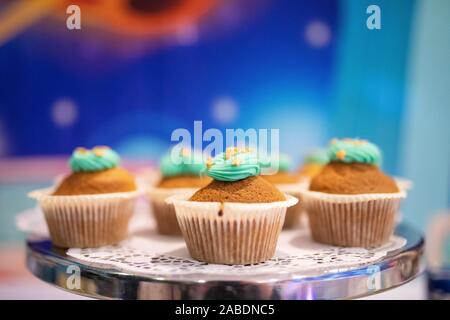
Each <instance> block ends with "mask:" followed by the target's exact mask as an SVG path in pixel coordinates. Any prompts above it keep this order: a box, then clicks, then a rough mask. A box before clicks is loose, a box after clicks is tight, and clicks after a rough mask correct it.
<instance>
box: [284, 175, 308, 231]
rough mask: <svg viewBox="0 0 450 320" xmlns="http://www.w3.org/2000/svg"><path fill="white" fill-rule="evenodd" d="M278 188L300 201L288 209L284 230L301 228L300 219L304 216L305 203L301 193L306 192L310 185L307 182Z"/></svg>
mask: <svg viewBox="0 0 450 320" xmlns="http://www.w3.org/2000/svg"><path fill="white" fill-rule="evenodd" d="M276 186H277V188H278V189H279V190H280V191H281V192H283V193H287V194H290V195H291V196H294V197H296V198H297V199H298V200H299V201H298V202H297V204H295V205H293V206H292V207H289V208H287V209H286V217H285V218H284V224H283V229H294V228H297V227H299V226H300V225H301V224H300V217H301V215H302V214H303V212H304V210H303V202H302V200H301V191H302V190H306V188H307V187H308V184H307V183H305V182H299V183H289V184H276Z"/></svg>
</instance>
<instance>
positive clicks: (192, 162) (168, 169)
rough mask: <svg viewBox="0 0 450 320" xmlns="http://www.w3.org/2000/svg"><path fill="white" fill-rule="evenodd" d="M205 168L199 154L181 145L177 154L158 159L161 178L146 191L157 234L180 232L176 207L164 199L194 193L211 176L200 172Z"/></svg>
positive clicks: (207, 181) (206, 182)
mask: <svg viewBox="0 0 450 320" xmlns="http://www.w3.org/2000/svg"><path fill="white" fill-rule="evenodd" d="M204 170H205V165H204V163H203V160H202V155H201V154H197V153H195V152H191V150H189V149H187V148H183V149H181V150H180V153H179V155H177V156H173V155H172V154H168V155H166V156H164V157H163V158H162V159H161V161H160V171H161V176H162V178H161V179H160V181H159V182H158V183H157V185H156V186H155V187H154V188H151V189H150V192H149V196H150V200H151V206H152V209H153V216H154V217H155V220H156V225H157V229H158V232H159V233H160V234H164V235H181V230H180V227H179V226H178V222H177V218H176V215H175V209H174V207H173V205H171V204H168V203H166V201H165V200H166V198H168V197H170V196H173V195H176V194H180V193H186V192H191V193H194V192H195V191H196V190H198V189H199V188H200V187H203V186H205V185H207V184H208V183H209V182H210V181H211V178H209V177H206V176H203V175H202V171H204Z"/></svg>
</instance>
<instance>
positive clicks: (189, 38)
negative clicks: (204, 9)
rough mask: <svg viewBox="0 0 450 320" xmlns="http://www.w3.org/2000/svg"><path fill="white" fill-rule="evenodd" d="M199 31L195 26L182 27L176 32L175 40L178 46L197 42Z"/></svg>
mask: <svg viewBox="0 0 450 320" xmlns="http://www.w3.org/2000/svg"><path fill="white" fill-rule="evenodd" d="M198 38H199V31H198V27H197V26H196V25H193V24H191V25H184V26H182V27H180V28H179V29H178V30H177V32H176V39H177V42H178V44H180V45H191V44H194V43H196V42H197V41H198Z"/></svg>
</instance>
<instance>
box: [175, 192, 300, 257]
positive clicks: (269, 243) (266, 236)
mask: <svg viewBox="0 0 450 320" xmlns="http://www.w3.org/2000/svg"><path fill="white" fill-rule="evenodd" d="M188 198H189V197H188V196H174V197H171V198H169V199H167V201H168V202H169V203H173V204H174V206H175V210H176V215H177V219H178V223H179V225H180V228H181V231H182V233H183V237H184V240H185V241H186V245H187V248H188V250H189V253H190V255H191V256H192V258H194V259H196V260H199V261H204V262H208V263H216V264H254V263H259V262H263V261H266V260H268V259H270V258H272V257H273V255H274V254H275V248H276V245H277V241H278V236H279V234H280V231H281V229H282V227H283V223H284V217H285V213H286V208H287V207H290V206H293V205H295V204H296V203H297V201H298V200H297V199H296V198H295V197H292V196H289V195H286V199H287V200H286V201H280V202H271V203H257V204H247V203H224V204H221V203H219V202H197V201H187V199H188Z"/></svg>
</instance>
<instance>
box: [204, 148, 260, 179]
mask: <svg viewBox="0 0 450 320" xmlns="http://www.w3.org/2000/svg"><path fill="white" fill-rule="evenodd" d="M233 150H234V151H233ZM206 173H207V174H208V175H209V176H210V177H211V178H213V179H214V180H219V181H227V182H231V181H238V180H242V179H245V178H248V177H252V176H257V175H259V174H260V173H261V163H260V161H259V160H258V157H257V155H256V152H253V151H248V150H246V149H237V148H229V149H227V152H224V153H221V154H219V155H217V156H216V157H215V158H214V159H212V160H209V161H208V162H207V169H206Z"/></svg>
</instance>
